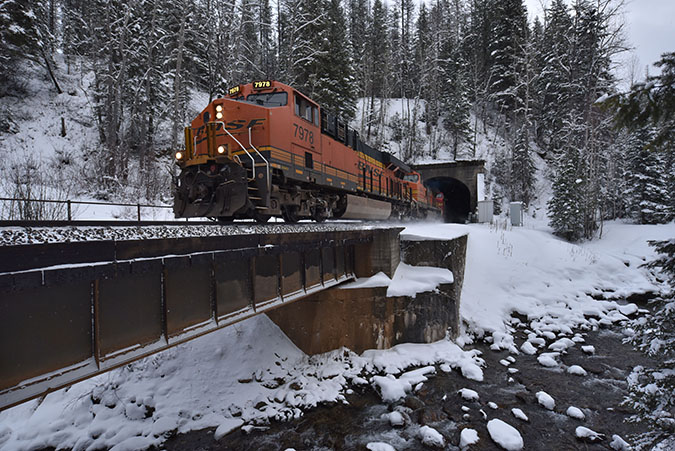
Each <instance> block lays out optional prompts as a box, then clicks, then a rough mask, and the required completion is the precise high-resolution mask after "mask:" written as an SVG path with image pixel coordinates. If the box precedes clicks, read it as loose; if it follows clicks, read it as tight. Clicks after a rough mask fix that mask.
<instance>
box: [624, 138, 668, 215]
mask: <svg viewBox="0 0 675 451" xmlns="http://www.w3.org/2000/svg"><path fill="white" fill-rule="evenodd" d="M655 135H656V132H655V131H654V129H653V128H652V127H649V126H645V127H642V128H640V129H638V130H636V131H634V132H632V133H631V139H630V141H629V143H630V147H629V150H628V153H627V162H628V165H627V166H628V174H627V177H626V186H627V189H626V193H625V195H626V200H627V204H628V208H629V213H630V215H631V217H632V218H633V219H635V220H636V221H638V222H639V223H641V224H657V223H664V222H666V221H667V220H668V219H669V217H670V214H669V213H670V212H669V208H668V201H669V193H668V191H667V182H668V180H667V178H666V177H664V173H663V171H664V169H665V167H666V162H665V155H663V154H662V152H661V151H660V150H659V149H654V148H650V147H649V143H650V142H651V141H652V140H653V139H654V136H655Z"/></svg>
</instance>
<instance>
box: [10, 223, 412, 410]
mask: <svg viewBox="0 0 675 451" xmlns="http://www.w3.org/2000/svg"><path fill="white" fill-rule="evenodd" d="M400 230H401V229H371V230H349V231H329V232H309V233H282V234H249V235H231V236H212V237H192V238H171V239H148V240H128V241H118V240H106V241H90V242H76V243H54V244H38V245H17V246H2V247H0V292H1V293H2V296H1V297H0V409H4V408H7V407H10V406H13V405H16V404H18V403H21V402H23V401H26V400H28V399H31V398H35V397H38V396H41V395H44V394H46V393H48V392H50V391H53V390H56V389H59V388H62V387H65V386H67V385H70V384H72V383H74V382H77V381H79V380H83V379H86V378H89V377H91V376H94V375H97V374H100V373H103V372H105V371H108V370H110V369H113V368H115V367H119V366H121V365H125V364H127V363H130V362H132V361H134V360H137V359H139V358H142V357H146V356H148V355H150V354H153V353H156V352H159V351H162V350H164V349H167V348H169V347H172V346H175V345H177V344H180V343H183V342H185V341H188V340H191V339H193V338H195V337H198V336H200V335H203V334H206V333H208V332H211V331H214V330H216V329H219V328H222V327H225V326H228V325H231V324H233V323H235V322H237V321H241V320H243V319H245V318H248V317H251V316H254V315H257V314H260V313H263V312H266V311H269V310H271V309H274V308H276V307H280V306H282V305H286V304H288V303H291V302H293V301H296V300H298V299H302V298H304V297H306V296H308V295H310V294H312V293H316V292H319V291H322V290H325V289H328V288H330V287H332V286H334V285H337V284H339V283H341V282H343V281H345V280H348V279H352V278H354V277H355V275H357V274H358V276H370V275H373V274H375V273H376V272H378V271H380V270H382V269H386V272H391V268H392V267H393V268H395V267H396V265H397V264H398V248H399V244H398V234H399V232H400ZM392 265H393V266H392Z"/></svg>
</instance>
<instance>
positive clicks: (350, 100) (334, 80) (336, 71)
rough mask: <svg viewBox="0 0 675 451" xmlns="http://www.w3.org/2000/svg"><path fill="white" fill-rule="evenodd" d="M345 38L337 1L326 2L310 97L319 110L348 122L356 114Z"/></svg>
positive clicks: (341, 12) (344, 27) (354, 93)
mask: <svg viewBox="0 0 675 451" xmlns="http://www.w3.org/2000/svg"><path fill="white" fill-rule="evenodd" d="M347 37H348V36H347V27H346V24H345V16H344V11H343V10H342V7H341V6H340V0H329V4H328V9H327V11H326V25H325V29H324V39H323V43H322V46H321V49H320V54H319V55H320V56H319V57H318V63H319V64H318V66H317V70H318V73H317V74H315V77H316V84H315V87H314V92H313V98H314V100H316V101H317V102H319V104H320V105H321V106H322V107H324V108H326V109H327V110H329V111H332V112H334V113H336V114H338V115H340V116H342V117H344V118H345V119H348V120H349V119H351V118H353V117H354V112H355V111H356V98H355V95H356V92H355V90H354V89H353V86H354V77H353V75H352V74H353V70H352V60H351V58H350V55H349V46H348V41H347Z"/></svg>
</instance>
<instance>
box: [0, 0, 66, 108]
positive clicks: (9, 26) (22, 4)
mask: <svg viewBox="0 0 675 451" xmlns="http://www.w3.org/2000/svg"><path fill="white" fill-rule="evenodd" d="M42 8H44V5H42V4H41V5H36V4H34V2H31V1H27V0H5V1H3V2H1V3H0V79H2V80H3V83H0V95H2V94H5V92H4V91H5V90H6V89H7V90H11V89H14V88H15V87H16V85H15V84H14V83H12V84H10V83H7V82H4V80H6V81H10V80H11V81H13V82H16V81H18V78H17V76H16V71H17V68H18V66H19V63H20V62H21V61H26V60H32V61H36V62H39V63H40V64H43V65H44V66H45V67H46V68H47V69H48V70H49V72H50V75H51V76H52V79H53V80H54V84H55V85H56V88H57V90H58V91H59V92H60V88H59V87H58V83H57V82H56V79H55V78H54V74H53V73H52V67H51V64H52V63H50V58H51V57H50V55H48V49H47V50H46V49H45V47H47V42H46V39H47V37H48V31H47V30H45V28H44V23H43V22H42V21H40V17H42V16H44V14H43V13H44V11H42Z"/></svg>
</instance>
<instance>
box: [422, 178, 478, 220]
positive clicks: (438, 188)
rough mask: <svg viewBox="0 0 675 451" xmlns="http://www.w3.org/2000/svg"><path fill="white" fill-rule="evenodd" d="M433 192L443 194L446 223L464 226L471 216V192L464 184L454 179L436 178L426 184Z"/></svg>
mask: <svg viewBox="0 0 675 451" xmlns="http://www.w3.org/2000/svg"><path fill="white" fill-rule="evenodd" d="M424 184H425V185H426V186H427V187H428V188H430V189H431V190H432V191H433V192H438V193H443V199H444V202H443V219H444V220H445V222H454V223H459V224H464V223H465V222H467V221H468V220H469V215H470V214H471V192H470V191H469V188H468V187H467V186H466V185H465V184H464V183H462V182H460V181H459V180H457V179H454V178H452V177H436V178H433V179H431V180H427V181H425V183H424Z"/></svg>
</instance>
